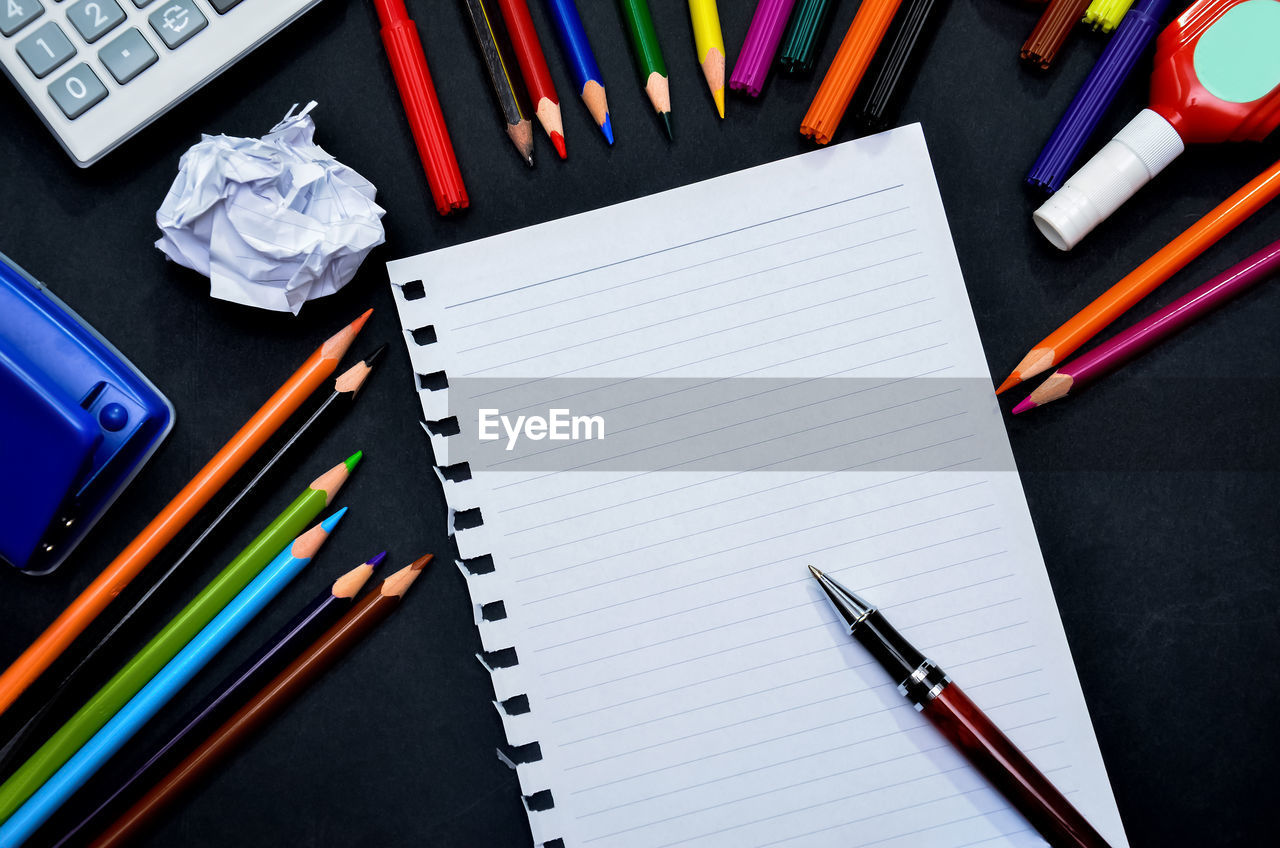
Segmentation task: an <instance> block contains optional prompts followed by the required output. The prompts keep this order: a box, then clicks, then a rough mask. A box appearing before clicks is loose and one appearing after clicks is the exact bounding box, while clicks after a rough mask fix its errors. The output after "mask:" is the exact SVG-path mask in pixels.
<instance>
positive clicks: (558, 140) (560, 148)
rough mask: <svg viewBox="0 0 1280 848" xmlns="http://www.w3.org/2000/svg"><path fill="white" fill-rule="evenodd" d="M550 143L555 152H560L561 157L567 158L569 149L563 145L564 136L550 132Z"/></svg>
mask: <svg viewBox="0 0 1280 848" xmlns="http://www.w3.org/2000/svg"><path fill="white" fill-rule="evenodd" d="M551 143H552V144H553V145H555V148H556V153H559V154H560V158H561V159H568V158H569V151H568V150H567V149H566V148H565V146H564V136H562V135H561V134H560V133H558V132H553V133H551Z"/></svg>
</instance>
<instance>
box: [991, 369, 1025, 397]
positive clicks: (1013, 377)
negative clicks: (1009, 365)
mask: <svg viewBox="0 0 1280 848" xmlns="http://www.w3.org/2000/svg"><path fill="white" fill-rule="evenodd" d="M1021 382H1022V377H1021V376H1020V375H1019V374H1018V372H1017V371H1014V372H1013V373H1012V374H1010V375H1009V376H1008V377H1005V378H1004V382H1003V383H1001V384H1000V386H999V387H998V388H997V389H996V394H1003V393H1004V392H1006V391H1008V390H1009V389H1012V388H1013V387H1014V386H1016V385H1018V384H1019V383H1021Z"/></svg>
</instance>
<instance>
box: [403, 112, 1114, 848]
mask: <svg viewBox="0 0 1280 848" xmlns="http://www.w3.org/2000/svg"><path fill="white" fill-rule="evenodd" d="M389 272H390V277H391V281H392V283H393V290H394V292H395V296H396V301H397V304H398V307H399V309H400V314H401V318H402V323H403V326H404V328H405V337H406V341H407V343H408V347H409V352H410V355H411V358H412V361H413V365H414V369H415V371H416V372H417V374H418V375H419V394H420V396H421V399H422V407H423V412H424V416H425V419H426V420H427V421H428V422H444V423H432V424H431V425H430V429H431V432H432V436H431V439H432V443H433V447H434V450H435V454H436V458H437V461H438V463H439V465H440V466H443V467H447V468H448V473H442V475H441V477H442V483H443V486H444V491H445V495H446V498H447V499H448V502H449V505H450V520H451V521H453V519H454V518H458V519H459V523H460V524H464V523H465V524H466V526H467V527H468V529H459V530H457V531H456V538H457V544H458V548H459V551H460V552H461V554H462V557H463V558H464V561H463V562H462V563H460V565H461V566H462V567H463V572H464V574H466V575H467V581H468V585H469V587H470V591H471V595H472V598H473V600H474V602H475V604H476V609H477V626H478V627H479V630H480V634H481V638H482V642H483V645H484V647H485V649H486V651H488V652H498V653H496V654H493V655H491V656H493V657H504V656H505V657H506V659H507V660H508V662H509V661H510V659H511V658H512V656H511V655H512V653H514V659H515V660H516V662H515V664H507V665H505V667H497V665H496V663H497V661H498V660H497V659H496V658H495V659H493V661H492V662H493V663H494V664H495V665H494V668H493V682H494V689H495V693H496V696H497V701H496V706H497V707H498V710H499V713H500V714H501V716H502V719H503V723H504V725H505V728H506V732H507V735H508V739H509V741H510V743H511V744H512V745H513V746H516V747H517V748H519V749H520V750H521V751H523V752H524V753H525V754H526V756H534V757H538V756H540V758H537V759H533V760H532V761H530V762H525V763H522V764H521V765H519V766H518V772H519V778H520V784H521V787H522V790H523V793H524V795H525V796H526V797H527V798H533V799H534V801H533V802H532V805H533V806H534V807H537V808H538V809H531V811H530V813H529V818H530V823H531V827H532V830H533V835H534V838H535V841H536V842H539V843H541V842H544V841H548V840H553V839H562V840H563V841H564V844H565V845H567V846H570V848H573V846H592V848H605V847H606V846H644V848H667V846H686V845H688V846H694V845H698V846H735V848H737V846H760V847H761V848H762V847H763V846H774V845H785V846H826V845H831V846H883V848H895V846H920V845H929V846H939V848H961V846H978V845H981V846H1002V845H1007V846H1025V845H1039V844H1043V843H1042V841H1041V840H1040V839H1039V837H1038V836H1037V835H1036V833H1035V832H1034V830H1032V829H1031V828H1030V826H1029V825H1028V824H1027V822H1026V821H1025V820H1024V819H1023V818H1021V816H1019V815H1018V814H1017V813H1016V812H1015V811H1013V810H1012V809H1011V808H1010V807H1009V806H1008V804H1007V803H1006V802H1005V801H1004V800H1003V798H1002V797H1001V796H1000V795H999V794H998V793H997V792H995V791H994V790H993V789H991V788H990V787H989V785H988V784H987V783H986V781H985V780H984V779H983V778H982V777H981V776H980V775H979V774H978V773H977V772H976V771H974V770H973V769H972V768H971V767H970V766H968V765H967V763H966V762H965V761H964V760H963V759H962V758H961V757H960V756H959V755H958V754H957V753H955V752H954V751H953V750H952V749H951V748H949V747H948V745H947V743H946V742H945V741H944V739H943V738H942V737H941V736H940V735H939V734H938V733H937V732H936V731H935V730H934V729H933V728H932V727H931V726H930V725H929V724H928V722H927V721H925V720H924V719H922V718H921V717H920V716H919V715H918V714H917V713H916V712H915V711H914V710H913V709H912V708H911V707H910V705H909V704H908V703H907V702H906V701H905V699H903V698H902V696H900V695H899V694H898V692H897V691H896V688H895V683H896V681H892V680H889V679H888V678H887V677H886V675H885V674H884V672H883V671H882V670H881V669H880V668H879V667H878V666H876V665H875V664H874V663H873V662H872V660H871V658H870V656H869V655H868V654H867V653H866V652H865V651H864V650H863V649H862V648H861V647H860V646H859V645H858V644H857V643H855V642H854V641H853V640H851V639H850V638H849V637H848V635H847V633H846V632H845V631H844V630H843V628H842V627H841V626H840V625H838V624H837V623H836V621H835V618H834V614H833V613H832V611H831V610H830V609H829V608H828V606H827V603H826V601H825V599H824V598H823V597H822V596H821V594H820V592H819V590H818V588H817V586H816V584H815V583H814V582H813V581H812V579H811V578H810V577H809V576H808V571H807V569H806V567H805V566H806V565H807V564H809V563H812V564H814V565H816V566H818V567H819V568H821V569H823V570H825V571H826V572H827V573H829V574H832V575H834V576H835V577H836V578H837V579H838V580H840V581H841V582H843V583H845V584H846V585H848V586H849V587H850V588H852V589H854V590H856V591H858V592H860V593H862V594H864V595H865V596H866V597H867V598H868V599H870V600H871V601H873V602H874V603H876V604H878V605H879V606H880V607H881V609H883V610H884V611H885V613H886V615H887V616H888V617H889V619H890V620H891V621H893V622H894V623H895V624H896V625H897V626H898V627H899V629H901V630H902V631H903V633H904V634H905V635H906V636H907V637H908V638H910V639H911V640H913V641H914V642H915V643H916V645H917V646H919V647H920V648H921V649H922V650H924V651H925V652H926V653H927V654H928V655H930V656H931V657H932V658H934V659H935V660H936V661H937V662H938V663H939V664H940V665H942V667H943V668H945V669H946V670H947V671H948V672H949V673H950V674H951V676H952V678H953V679H954V680H956V681H957V682H958V683H959V684H960V685H961V686H963V687H964V688H965V689H966V691H967V692H968V693H969V695H970V696H971V697H972V698H973V700H974V701H976V702H977V703H978V704H979V705H981V706H982V707H983V708H984V709H986V710H987V711H988V712H989V714H990V715H991V717H992V718H993V720H994V721H995V722H996V723H997V724H998V725H1000V726H1001V727H1002V728H1003V729H1004V730H1005V731H1006V732H1007V733H1008V735H1009V736H1010V737H1011V738H1012V739H1013V740H1014V741H1015V742H1016V743H1017V744H1018V745H1020V746H1021V747H1022V748H1023V750H1024V751H1026V753H1027V754H1028V756H1029V757H1030V758H1031V759H1032V760H1033V761H1034V762H1035V763H1036V764H1037V765H1038V766H1039V767H1040V768H1041V769H1042V770H1043V771H1044V772H1045V773H1046V774H1047V775H1049V777H1050V778H1051V779H1052V780H1053V781H1054V782H1055V783H1056V784H1057V785H1058V786H1059V787H1060V788H1061V789H1062V790H1063V791H1064V792H1066V793H1067V795H1068V797H1069V798H1070V799H1071V800H1072V802H1073V803H1074V804H1075V805H1076V806H1077V807H1078V808H1079V809H1080V810H1081V811H1082V812H1083V813H1084V814H1085V815H1086V816H1087V817H1088V818H1090V820H1091V821H1092V822H1093V823H1094V825H1095V826H1096V827H1097V828H1098V830H1099V831H1100V832H1102V833H1103V834H1104V835H1105V836H1107V838H1108V839H1109V840H1110V841H1111V843H1112V844H1113V845H1115V846H1122V845H1125V844H1126V843H1125V837H1124V833H1123V829H1122V826H1121V823H1120V819H1119V815H1118V813H1117V810H1116V806H1115V801H1114V799H1113V797H1112V794H1111V789H1110V786H1109V783H1108V780H1107V776H1106V772H1105V770H1104V767H1103V763H1102V760H1101V757H1100V755H1099V751H1098V746H1097V742H1096V740H1095V737H1094V734H1093V730H1092V727H1091V725H1090V722H1089V717H1088V713H1087V711H1086V707H1085V704H1084V701H1083V698H1082V695H1081V691H1080V685H1079V682H1078V680H1077V677H1076V674H1075V670H1074V667H1073V665H1072V661H1071V656H1070V653H1069V650H1068V647H1067V643H1066V639H1065V636H1064V634H1063V630H1062V626H1061V622H1060V619H1059V616H1058V611H1057V608H1056V606H1055V603H1054V598H1053V594H1052V590H1051V588H1050V585H1049V583H1048V580H1047V577H1046V573H1045V568H1044V565H1043V561H1042V560H1041V557H1040V553H1039V549H1038V545H1037V542H1036V538H1035V534H1034V531H1033V529H1032V525H1031V521H1030V517H1029V515H1028V512H1027V507H1026V502H1025V499H1024V496H1023V493H1022V490H1021V486H1020V483H1019V480H1018V477H1017V473H1016V471H1015V470H1014V466H1013V461H1012V457H1011V455H1010V452H1009V446H1008V441H1007V438H1006V436H1005V432H1004V427H1003V423H1002V421H1001V418H1000V414H999V411H998V408H997V406H996V403H995V400H994V396H993V395H992V392H991V384H990V377H989V374H988V373H987V369H986V365H985V360H984V358H983V355H982V350H981V347H980V344H979V340H978V334H977V330H976V326H975V324H974V320H973V316H972V312H971V310H970V307H969V303H968V299H967V296H966V292H965V285H964V281H963V279H962V277H961V274H960V269H959V266H958V264H957V262H956V257H955V252H954V249H953V247H952V244H951V238H950V234H949V231H948V228H947V224H946V219H945V216H944V213H943V209H942V204H941V200H940V198H939V195H938V191H937V187H936V184H935V182H934V179H933V175H932V170H931V165H930V162H929V158H928V153H927V151H926V148H925V143H924V137H923V134H922V132H921V130H920V128H919V126H918V125H917V126H911V127H906V128H903V129H899V130H895V131H893V132H890V133H884V134H881V135H879V136H875V137H872V138H868V139H862V140H859V141H855V142H849V143H846V144H841V145H836V146H833V147H831V148H829V149H824V150H819V151H816V152H813V153H808V154H805V155H802V156H797V157H794V158H791V159H787V160H784V161H780V162H776V163H772V164H768V165H764V166H761V167H758V168H754V169H751V170H747V171H743V172H739V173H735V174H731V175H728V176H725V177H721V178H718V179H714V180H710V181H707V182H704V183H699V184H696V185H692V186H687V187H684V188H681V189H677V190H674V191H670V192H666V193H663V194H659V195H654V196H651V197H647V198H643V199H640V200H636V201H632V202H629V203H625V204H621V205H619V206H615V207H611V208H608V209H603V210H599V211H596V212H591V213H587V214H583V215H578V216H575V217H572V218H567V219H563V220H559V221H555V222H551V223H548V224H544V225H540V226H536V227H532V228H529V229H526V230H521V231H518V232H513V233H508V234H505V235H501V236H497V237H494V238H490V239H486V240H482V241H478V242H473V243H470V244H464V245H461V246H458V247H453V248H448V249H445V250H440V251H436V252H433V253H430V254H426V255H423V256H419V257H415V258H411V259H405V260H402V261H397V262H393V263H391V264H390V265H389ZM446 384H447V386H446ZM482 408H498V409H501V410H502V412H503V413H504V414H505V413H506V412H507V411H508V410H516V409H518V410H520V411H521V414H531V413H530V411H536V410H538V409H541V410H542V411H543V412H546V411H547V410H548V409H553V408H567V409H571V410H572V411H573V412H574V413H577V412H579V411H582V412H583V413H591V414H599V416H600V417H601V418H602V419H603V420H604V422H605V434H604V435H605V438H604V439H603V440H587V439H585V438H584V439H582V440H576V441H575V440H570V441H557V442H552V441H551V440H550V439H529V438H525V439H523V440H522V441H521V442H520V444H519V445H517V446H513V447H512V449H511V450H508V449H507V446H508V442H507V439H506V436H505V432H504V435H503V438H501V439H498V440H481V439H480V438H479V435H478V433H479V422H478V420H477V410H478V409H482ZM454 418H456V419H457V420H456V422H454V421H452V420H451V419H454ZM464 464H465V465H466V467H467V468H468V469H469V473H470V477H469V479H466V474H465V473H459V472H460V469H461V468H462V467H463V465H464ZM464 517H465V518H466V519H467V520H466V521H465V522H464V521H463V520H462V519H463V518H464ZM476 522H480V523H479V524H478V526H472V525H475V524H476ZM451 526H452V525H451ZM490 562H491V564H492V568H491V569H490V568H489V565H488V564H489V563H490ZM498 602H501V603H500V604H499V603H498ZM482 611H483V614H482ZM508 648H514V652H512V651H505V652H504V651H503V649H508ZM520 696H523V697H520ZM532 743H537V744H536V746H533V745H532ZM521 746H525V747H521Z"/></svg>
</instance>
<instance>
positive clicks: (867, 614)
mask: <svg viewBox="0 0 1280 848" xmlns="http://www.w3.org/2000/svg"><path fill="white" fill-rule="evenodd" d="M809 571H811V572H812V573H813V577H814V579H815V580H817V581H818V583H819V585H821V586H822V590H823V591H824V592H825V593H826V595H827V599H828V600H829V601H831V605H832V606H833V607H834V608H835V610H836V614H837V615H839V616H840V619H841V620H842V621H844V623H845V624H846V625H847V626H848V628H849V635H851V636H853V638H855V639H857V640H858V641H859V642H861V643H862V646H863V647H864V648H866V649H867V650H868V651H869V652H870V653H871V655H872V656H873V657H875V659H876V661H877V662H879V663H880V665H881V666H882V667H883V668H884V670H885V671H887V672H889V674H890V675H891V676H892V677H893V679H894V680H897V681H898V691H899V692H901V693H902V694H903V696H905V697H906V699H907V700H908V701H910V702H911V703H912V704H913V705H915V708H916V710H918V711H919V712H921V713H923V714H924V716H925V717H926V718H928V719H929V721H931V722H932V723H933V725H934V727H936V728H938V730H940V731H941V732H942V735H943V736H945V737H946V738H947V741H948V742H950V743H951V744H952V745H953V746H955V747H956V748H957V749H958V750H959V751H960V752H961V753H962V754H964V755H965V757H966V758H967V759H968V760H969V762H970V763H972V764H973V765H974V766H975V767H976V768H977V769H978V771H980V772H982V774H983V776H985V777H986V778H987V780H989V781H991V783H992V784H994V785H995V787H996V788H997V789H999V790H1000V793H1001V794H1002V795H1004V797H1005V798H1007V799H1008V800H1009V802H1010V803H1011V804H1013V806H1014V807H1016V808H1017V810H1018V812H1020V813H1022V815H1023V816H1025V817H1026V818H1027V821H1029V822H1031V824H1032V825H1034V826H1035V829H1036V830H1037V831H1039V832H1040V835H1041V836H1043V837H1044V838H1045V840H1047V841H1048V843H1049V844H1050V845H1052V846H1054V848H1109V846H1108V845H1107V841H1106V840H1105V839H1103V838H1102V836H1101V835H1099V834H1098V832H1097V831H1096V830H1094V829H1093V825H1091V824H1089V822H1087V821H1086V820H1085V818H1084V816H1082V815H1080V812H1079V811H1078V810H1077V809H1076V808H1075V807H1073V806H1071V802H1070V801H1068V800H1067V799H1066V798H1065V797H1063V795H1062V793H1061V792H1059V791H1058V790H1057V788H1056V787H1055V786H1054V785H1053V784H1052V783H1050V782H1049V778H1047V777H1045V776H1044V774H1043V773H1041V771H1040V769H1038V768H1036V767H1035V765H1033V764H1032V762H1031V761H1030V760H1028V759H1027V757H1026V755H1025V754H1023V753H1022V752H1021V751H1020V750H1018V747H1017V746H1016V745H1014V744H1013V742H1011V741H1010V740H1009V737H1007V736H1005V735H1004V734H1003V733H1001V732H1000V728H998V727H996V726H995V724H993V723H992V721H991V719H989V718H987V715H986V713H984V712H983V711H982V710H981V709H979V708H978V706H977V704H975V703H973V701H970V700H969V696H968V695H966V694H965V693H964V692H962V691H960V687H959V686H957V685H955V684H954V683H952V682H951V678H950V677H948V676H947V673H946V672H944V671H943V670H942V669H941V668H939V667H938V666H937V664H936V663H935V662H934V661H933V660H931V659H929V658H928V657H926V656H925V655H924V654H922V653H920V651H918V650H917V649H916V648H915V646H913V645H912V644H911V643H910V642H908V641H907V640H906V638H905V637H904V636H903V635H902V634H901V633H899V632H898V631H897V630H895V629H894V627H893V625H891V624H890V623H889V621H888V619H886V618H885V617H884V614H883V613H881V612H880V610H878V609H876V608H875V607H874V606H872V605H871V604H869V603H867V602H866V601H865V600H863V599H862V598H860V597H858V596H857V595H855V594H854V593H853V592H850V591H849V590H848V589H846V588H845V587H844V586H841V585H840V584H839V583H837V582H836V581H835V580H832V579H831V578H830V577H828V576H827V575H825V574H823V573H822V572H821V571H819V570H818V569H816V568H814V567H813V566H812V565H811V566H809Z"/></svg>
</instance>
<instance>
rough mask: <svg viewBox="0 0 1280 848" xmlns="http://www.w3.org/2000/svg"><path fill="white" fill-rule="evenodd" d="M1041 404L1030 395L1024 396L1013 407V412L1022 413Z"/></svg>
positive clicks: (1015, 413)
mask: <svg viewBox="0 0 1280 848" xmlns="http://www.w3.org/2000/svg"><path fill="white" fill-rule="evenodd" d="M1039 405H1040V404H1038V403H1036V402H1035V401H1033V400H1032V399H1031V398H1029V397H1028V398H1023V399H1022V400H1021V401H1019V402H1018V404H1017V405H1015V406H1014V407H1013V414H1014V415H1021V414H1022V413H1024V412H1026V411H1027V410H1028V409H1035V408H1036V407H1037V406H1039Z"/></svg>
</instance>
